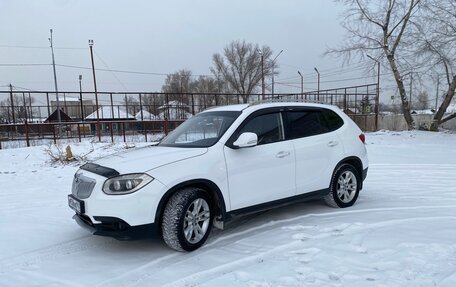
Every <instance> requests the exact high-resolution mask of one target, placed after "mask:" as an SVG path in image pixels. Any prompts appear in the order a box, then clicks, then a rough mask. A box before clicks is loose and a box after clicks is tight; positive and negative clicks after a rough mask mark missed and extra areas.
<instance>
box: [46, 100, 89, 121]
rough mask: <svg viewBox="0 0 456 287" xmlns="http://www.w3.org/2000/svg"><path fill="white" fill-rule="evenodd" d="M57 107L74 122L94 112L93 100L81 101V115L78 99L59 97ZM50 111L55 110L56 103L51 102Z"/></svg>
mask: <svg viewBox="0 0 456 287" xmlns="http://www.w3.org/2000/svg"><path fill="white" fill-rule="evenodd" d="M59 106H60V109H62V110H63V111H64V112H65V113H66V114H67V115H68V116H70V117H71V118H72V119H75V120H82V119H83V118H85V117H86V116H87V115H89V114H91V113H93V112H94V111H95V104H94V101H93V100H84V99H83V100H82V114H81V101H80V100H79V97H74V96H71V97H70V96H63V95H59ZM51 110H53V111H55V110H57V101H51Z"/></svg>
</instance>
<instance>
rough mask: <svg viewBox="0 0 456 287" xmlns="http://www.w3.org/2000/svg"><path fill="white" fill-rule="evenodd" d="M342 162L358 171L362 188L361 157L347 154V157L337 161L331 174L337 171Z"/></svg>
mask: <svg viewBox="0 0 456 287" xmlns="http://www.w3.org/2000/svg"><path fill="white" fill-rule="evenodd" d="M343 164H349V165H351V166H353V167H354V168H355V169H356V171H357V172H358V175H359V177H360V179H361V180H360V182H361V186H360V189H362V188H363V180H362V179H363V162H362V161H361V159H360V158H359V157H356V156H349V157H346V158H344V159H342V160H341V161H339V163H338V164H337V165H336V167H335V168H334V171H333V176H334V173H335V172H336V171H337V169H338V168H339V167H340V166H341V165H343ZM331 178H332V177H331Z"/></svg>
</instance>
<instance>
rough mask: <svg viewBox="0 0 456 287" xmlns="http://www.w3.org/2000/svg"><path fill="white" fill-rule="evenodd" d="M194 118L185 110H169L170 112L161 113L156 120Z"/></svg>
mask: <svg viewBox="0 0 456 287" xmlns="http://www.w3.org/2000/svg"><path fill="white" fill-rule="evenodd" d="M192 116H193V115H192V114H191V113H189V112H186V111H184V110H178V109H169V110H168V111H166V110H164V111H163V112H161V113H159V114H158V115H157V117H156V119H159V120H164V119H165V118H168V120H186V119H189V118H191V117H192Z"/></svg>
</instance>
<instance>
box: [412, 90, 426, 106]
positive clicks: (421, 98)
mask: <svg viewBox="0 0 456 287" xmlns="http://www.w3.org/2000/svg"><path fill="white" fill-rule="evenodd" d="M413 106H414V108H415V109H417V110H425V109H427V108H429V95H428V93H427V92H426V91H421V92H420V93H419V94H418V96H417V97H416V101H415V103H413Z"/></svg>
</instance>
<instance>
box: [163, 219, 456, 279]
mask: <svg viewBox="0 0 456 287" xmlns="http://www.w3.org/2000/svg"><path fill="white" fill-rule="evenodd" d="M448 219H450V220H454V219H456V216H430V217H411V218H404V219H392V220H385V221H380V222H375V223H365V224H363V225H361V226H350V227H352V228H343V230H342V233H343V234H344V235H347V234H355V233H358V232H362V231H365V230H371V229H377V228H382V227H389V226H394V225H400V224H408V223H410V222H416V221H436V220H448ZM331 236H334V233H333V232H331V231H328V232H325V233H318V234H317V235H315V236H310V237H306V238H304V239H301V240H300V239H297V240H296V239H295V241H293V242H290V243H286V244H282V245H280V246H277V247H274V248H272V249H270V250H268V251H265V252H260V253H257V254H254V255H251V256H248V257H241V258H240V259H238V260H235V261H231V262H229V263H226V264H222V265H218V266H215V267H213V268H211V269H208V270H204V271H201V272H198V273H194V274H192V275H189V276H186V277H184V278H180V279H177V280H175V281H172V282H169V283H167V284H165V285H163V286H166V287H178V286H188V285H191V286H194V285H198V284H201V283H203V281H204V282H207V281H209V280H212V279H215V278H217V277H219V276H221V275H225V274H227V273H231V272H233V271H236V270H240V269H242V267H247V266H250V265H251V264H255V263H257V262H258V260H259V259H262V258H264V257H267V256H271V255H274V254H278V253H281V252H285V251H287V252H290V251H292V250H290V249H291V248H293V247H300V246H301V244H302V243H301V241H309V240H321V239H324V238H328V237H331Z"/></svg>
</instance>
